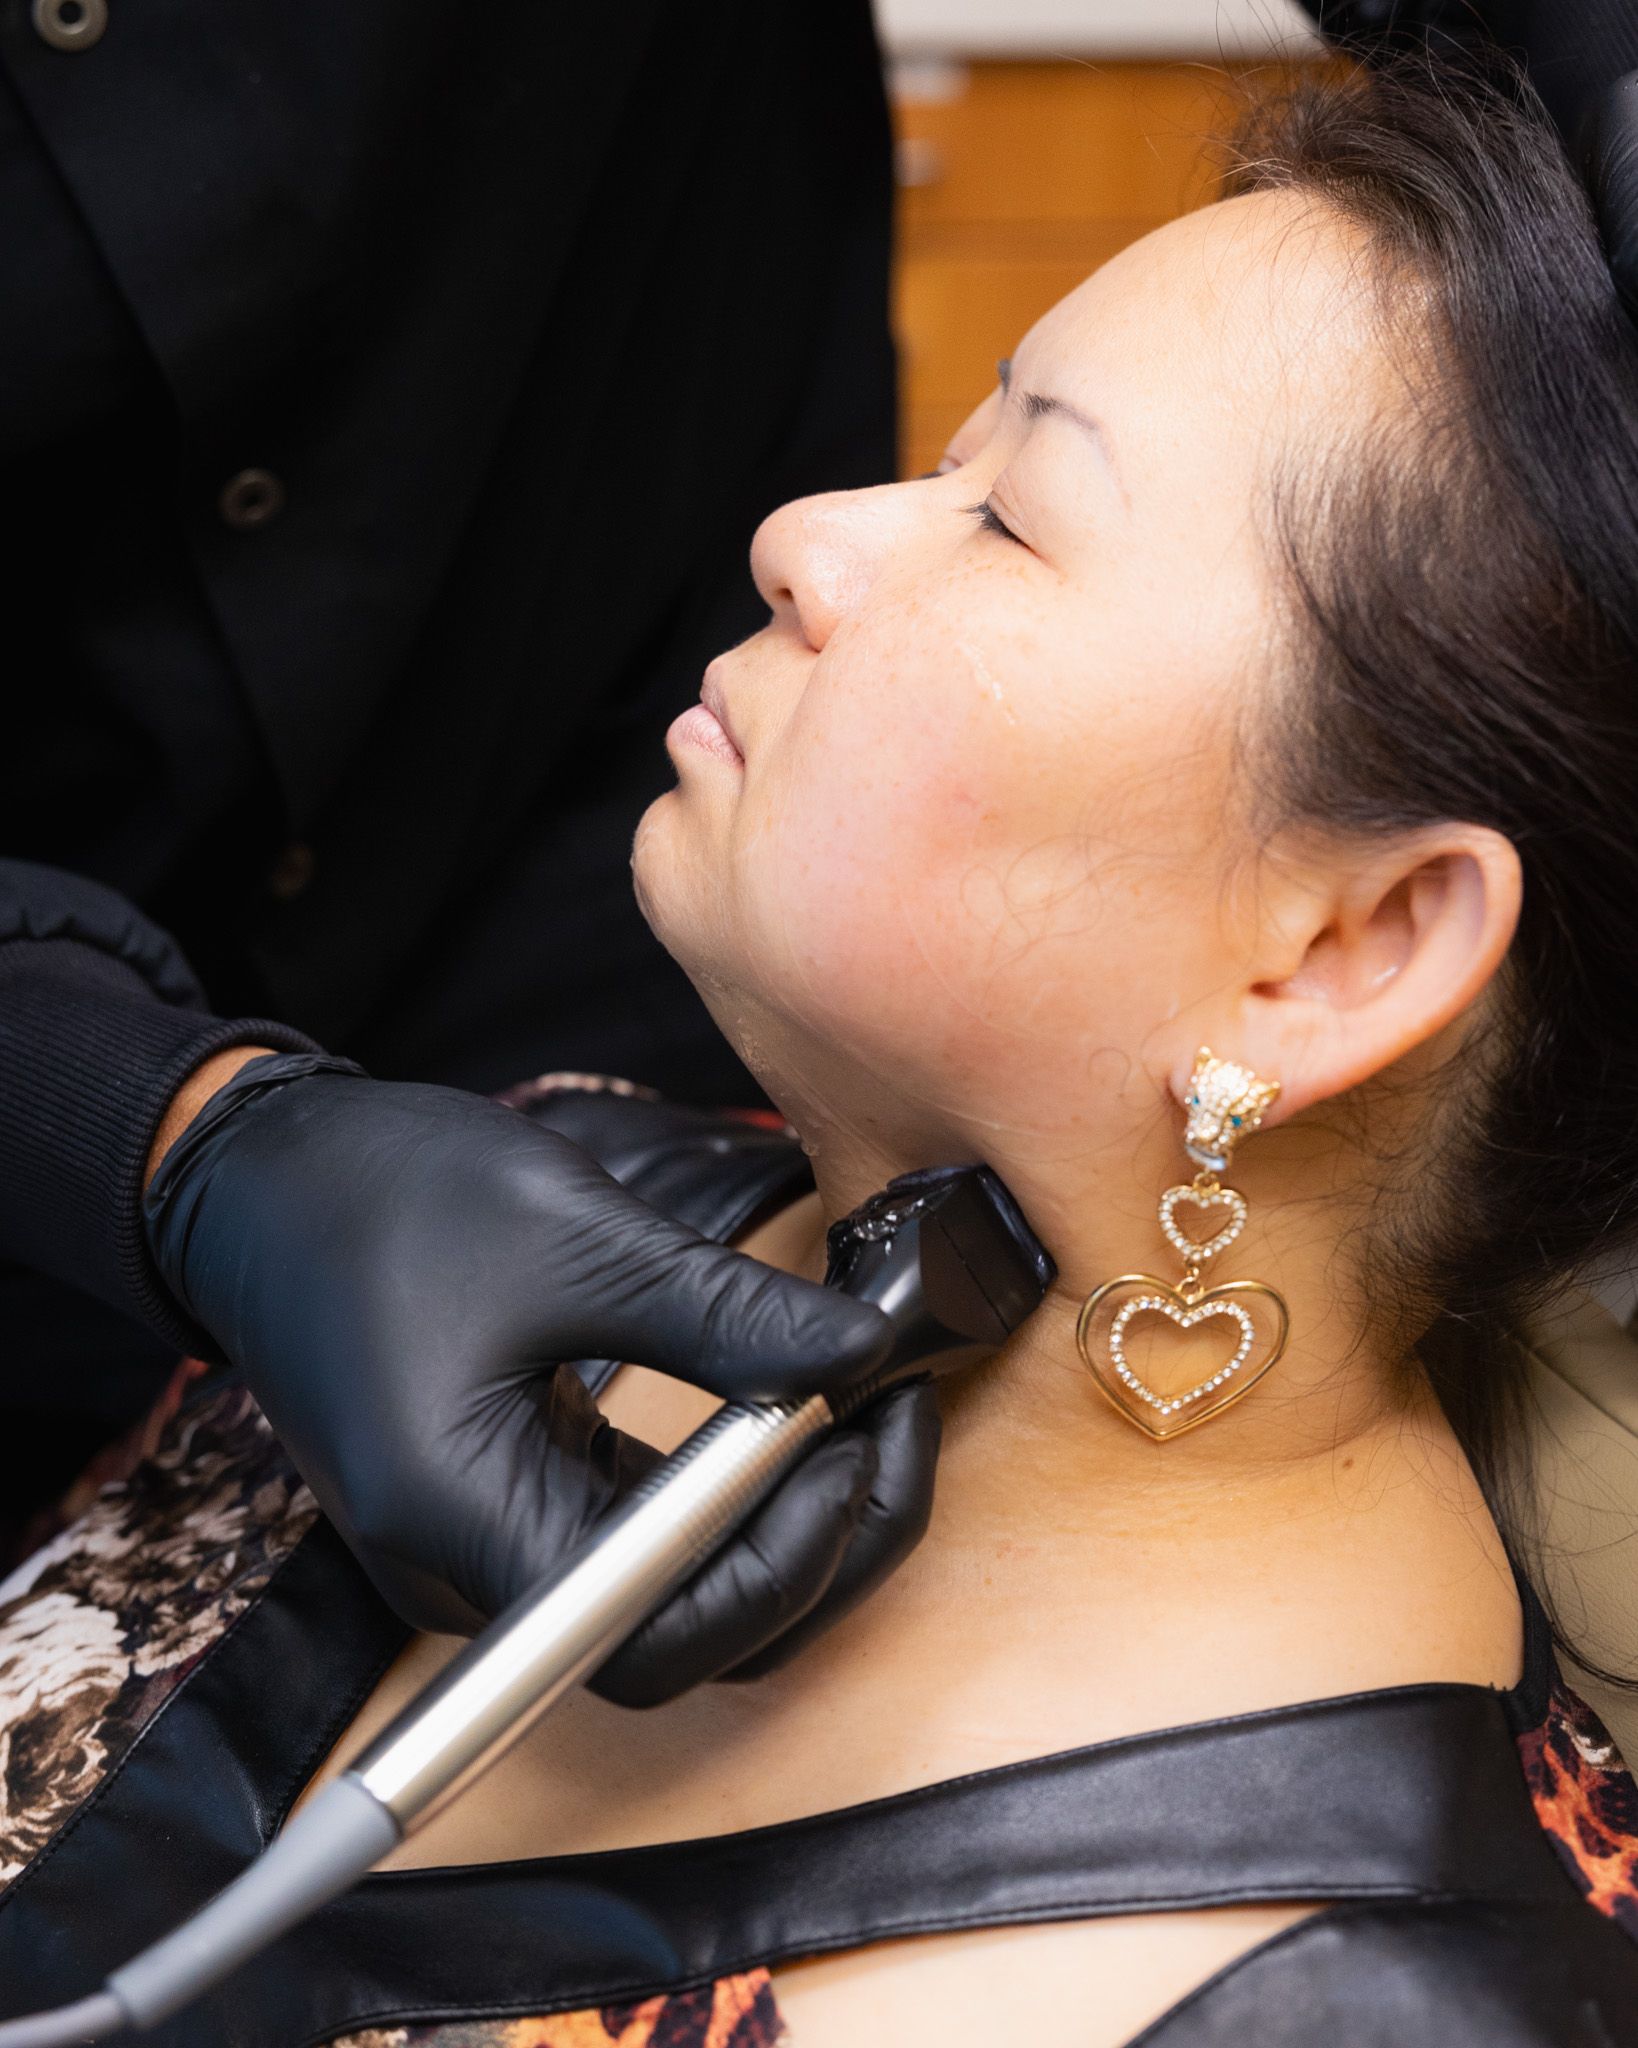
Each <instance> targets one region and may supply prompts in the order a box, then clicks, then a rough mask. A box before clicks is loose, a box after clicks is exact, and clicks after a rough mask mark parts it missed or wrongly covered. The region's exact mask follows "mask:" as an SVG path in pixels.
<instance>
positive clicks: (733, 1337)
mask: <svg viewBox="0 0 1638 2048" xmlns="http://www.w3.org/2000/svg"><path fill="white" fill-rule="evenodd" d="M594 1170H595V1169H594ZM586 1230H595V1231H596V1232H597V1233H598V1235H599V1241H600V1247H601V1246H602V1245H606V1247H607V1249H606V1253H604V1254H603V1256H602V1258H601V1260H600V1269H599V1270H597V1271H595V1272H590V1273H584V1274H583V1275H582V1278H581V1283H580V1289H579V1292H580V1293H581V1295H582V1300H581V1303H580V1304H579V1310H578V1316H577V1321H578V1322H579V1323H581V1324H583V1325H584V1328H583V1329H581V1330H579V1331H577V1333H576V1334H577V1335H578V1336H580V1337H582V1338H583V1340H584V1341H583V1342H581V1343H579V1344H577V1346H576V1348H575V1349H574V1350H572V1351H565V1350H563V1349H562V1348H561V1347H562V1345H563V1341H564V1334H563V1311H564V1301H563V1297H562V1293H561V1291H560V1290H559V1291H555V1292H554V1290H553V1289H552V1287H551V1284H550V1282H551V1275H550V1273H547V1274H545V1275H544V1276H543V1277H544V1279H545V1280H546V1282H547V1287H546V1292H545V1294H544V1298H543V1302H542V1308H543V1312H544V1314H545V1315H546V1316H547V1317H548V1318H549V1321H548V1322H547V1324H546V1327H547V1328H551V1329H553V1331H554V1339H555V1342H556V1344H557V1345H558V1347H559V1348H558V1350H557V1352H556V1355H557V1356H559V1357H562V1356H573V1357H578V1356H581V1355H582V1354H584V1355H586V1356H588V1357H589V1356H593V1355H595V1356H598V1357H609V1358H615V1357H618V1358H626V1359H631V1360H633V1361H634V1362H635V1363H636V1364H639V1365H648V1366H653V1367H654V1368H655V1370H656V1371H659V1372H666V1373H671V1374H672V1375H674V1376H675V1377H676V1378H678V1379H683V1380H689V1381H691V1382H692V1383H693V1384H694V1385H695V1386H697V1387H703V1388H705V1389H706V1390H707V1392H709V1393H713V1394H719V1395H721V1396H722V1398H723V1399H724V1400H733V1401H770V1400H782V1399H783V1400H793V1399H801V1398H803V1397H804V1396H806V1395H808V1394H816V1393H824V1392H826V1391H827V1390H828V1389H833V1388H837V1387H844V1386H850V1385H852V1384H853V1383H854V1382H855V1381H857V1380H861V1379H863V1378H865V1377H867V1376H868V1374H869V1373H870V1372H871V1371H872V1370H873V1369H874V1368H875V1367H876V1366H878V1365H880V1364H881V1363H882V1362H883V1361H884V1360H885V1358H886V1357H887V1354H888V1351H889V1350H890V1348H891V1346H892V1343H893V1329H892V1325H891V1324H890V1323H889V1322H888V1320H887V1318H886V1317H885V1316H884V1315H883V1314H882V1312H881V1310H880V1309H878V1308H875V1307H873V1306H872V1305H871V1304H870V1303H868V1302H861V1301H854V1300H853V1299H852V1298H851V1297H850V1296H848V1295H845V1294H842V1293H839V1292H838V1291H837V1290H836V1289H835V1288H829V1287H820V1286H818V1285H816V1284H815V1283H814V1282H813V1281H811V1280H801V1279H798V1278H797V1277H796V1276H795V1275H794V1274H790V1273H782V1272H779V1271H778V1270H777V1269H776V1268H774V1267H772V1266H765V1265H763V1264H762V1262H761V1261H760V1260H759V1259H752V1258H748V1257H746V1255H745V1254H744V1253H743V1252H736V1251H730V1250H729V1249H728V1248H727V1247H726V1246H724V1245H717V1244H712V1243H710V1242H709V1241H708V1240H707V1239H705V1238H703V1237H701V1236H700V1235H699V1234H698V1232H696V1231H693V1230H690V1229H688V1228H687V1227H686V1226H685V1225H683V1224H680V1223H674V1222H672V1221H671V1220H670V1219H669V1218H667V1217H663V1216H660V1215H659V1214H657V1213H656V1212H655V1211H654V1210H653V1209H651V1208H649V1206H648V1204H647V1203H646V1202H643V1201H640V1200H639V1199H638V1197H636V1196H635V1195H631V1194H628V1193H627V1192H626V1191H625V1190H624V1189H622V1188H618V1187H617V1186H616V1185H615V1184H614V1183H612V1182H611V1183H610V1185H609V1188H608V1190H607V1191H606V1193H605V1194H604V1195H603V1198H602V1199H601V1200H600V1201H597V1202H596V1203H595V1206H594V1209H593V1211H592V1212H591V1213H589V1214H586V1215H585V1216H584V1217H583V1219H582V1231H583V1233H584V1231H586Z"/></svg>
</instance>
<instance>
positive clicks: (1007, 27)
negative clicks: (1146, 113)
mask: <svg viewBox="0 0 1638 2048" xmlns="http://www.w3.org/2000/svg"><path fill="white" fill-rule="evenodd" d="M876 19H877V22H878V24H879V26H880V29H881V35H882V41H883V43H884V45H885V46H886V48H887V50H888V51H889V53H890V54H892V55H895V56H925V55H929V54H933V55H938V54H948V55H951V56H969V57H1058V56H1065V57H1069V56H1078V57H1203V58H1206V59H1208V60H1209V59H1212V58H1227V57H1237V56H1244V57H1257V56H1261V55H1265V54H1266V53H1267V52H1268V51H1270V50H1272V49H1276V48H1280V49H1285V50H1287V51H1289V52H1290V53H1291V54H1292V55H1294V56H1295V55H1302V54H1307V53H1308V52H1309V51H1311V50H1312V49H1314V48H1316V47H1317V46H1318V43H1319V38H1318V35H1317V34H1316V32H1315V29H1314V25H1313V22H1312V21H1311V20H1310V18H1309V16H1308V15H1307V14H1306V13H1305V12H1304V11H1303V9H1302V8H1301V7H1300V6H1299V5H1298V4H1297V0H876Z"/></svg>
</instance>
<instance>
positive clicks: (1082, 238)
mask: <svg viewBox="0 0 1638 2048" xmlns="http://www.w3.org/2000/svg"><path fill="white" fill-rule="evenodd" d="M1280 75H1281V72H1280V67H1277V66H1274V65H1271V64H1263V65H1259V66H1256V67H1254V69H1251V70H1247V69H1245V68H1244V67H1242V70H1241V71H1239V72H1236V71H1234V70H1232V69H1229V70H1225V69H1224V68H1221V67H1214V66H1207V65H1200V64H1169V63H1152V64H1144V63H1127V64H1105V63H1099V64H1091V63H1086V64H1081V63H1069V62H1061V63H1048V64H1022V63H975V64H961V65H957V64H944V63H936V64H931V63H930V64H901V65H899V66H898V67H896V68H895V71H894V74H893V87H894V107H895V121H896V124H897V131H898V162H899V230H898V232H899V246H898V263H897V270H896V283H895V312H894V318H895V324H896V328H897V333H898V341H899V351H900V391H901V397H902V401H903V429H902V446H901V466H902V471H903V474H905V475H906V476H919V475H920V474H922V472H924V471H925V470H928V469H931V468H932V467H933V466H934V464H935V463H936V462H937V461H938V459H939V457H940V456H941V455H942V453H943V452H944V445H945V443H946V441H947V440H948V439H949V437H950V435H951V434H952V433H953V432H954V431H955V429H956V427H958V426H959V425H960V423H961V421H962V420H963V419H964V418H965V417H966V415H967V413H968V412H970V411H971V409H972V408H973V406H975V405H976V404H977V403H978V402H979V400H980V399H981V398H982V397H983V396H984V394H985V393H986V392H987V391H988V390H989V388H990V386H991V385H992V384H993V382H994V381H995V365H996V361H997V359H998V358H999V357H1001V356H1004V355H1007V354H1009V353H1010V352H1011V350H1012V348H1013V346H1014V345H1015V343H1016V342H1017V341H1018V340H1019V338H1020V337H1021V336H1022V335H1023V334H1024V332H1025V331H1026V330H1027V329H1028V328H1029V327H1030V325H1031V324H1032V323H1033V322H1034V321H1035V320H1036V319H1037V318H1038V317H1039V316H1040V315H1041V314H1042V313H1044V312H1045V311H1046V309H1047V307H1048V306H1050V305H1052V304H1053V302H1054V301H1055V300H1057V299H1060V298H1062V296H1063V295H1064V293H1065V292H1067V291H1069V290H1071V289H1072V288H1073V287H1074V286H1075V285H1077V284H1079V283H1080V281H1081V280H1082V279H1083V278H1084V277H1085V276H1086V275H1087V274H1088V272H1089V271H1092V270H1095V269H1096V268H1097V267H1098V265H1099V264H1100V263H1103V262H1105V261H1107V259H1108V258H1109V257H1111V256H1113V255H1114V254H1115V253H1116V251H1117V250H1119V249H1121V248H1123V247H1124V246H1125V245H1126V243H1128V242H1130V241H1133V240H1135V239H1136V238H1137V237H1138V236H1139V235H1144V234H1147V233H1148V232H1149V230H1150V229H1151V228H1155V227H1159V226H1161V225H1162V224H1163V223H1165V222H1166V221H1168V220H1172V219H1174V218H1175V217H1176V216H1177V215H1178V214H1180V213H1186V212H1188V211H1189V210H1190V209H1191V208H1192V207H1195V206H1198V205H1200V204H1202V203H1203V202H1204V201H1205V200H1207V199H1209V198H1210V197H1211V194H1212V191H1213V190H1214V188H1215V180H1216V171H1215V168H1214V164H1213V160H1212V156H1211V151H1210V143H1211V140H1212V138H1213V137H1215V136H1219V135H1221V134H1222V133H1223V132H1224V131H1225V129H1226V128H1228V127H1230V126H1232V124H1233V120H1234V116H1235V110H1236V107H1237V105H1238V104H1239V100H1238V98H1237V92H1243V90H1244V87H1245V84H1246V82H1247V81H1248V80H1254V81H1257V82H1267V81H1270V80H1277V78H1278V77H1279V76H1280Z"/></svg>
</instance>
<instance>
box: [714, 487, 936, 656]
mask: <svg viewBox="0 0 1638 2048" xmlns="http://www.w3.org/2000/svg"><path fill="white" fill-rule="evenodd" d="M920 524H921V519H920V516H919V515H918V513H917V510H916V487H915V485H914V484H880V485H877V486H876V487H875V488H874V489H871V490H865V491H828V492H826V493H824V494H823V495H822V496H819V497H814V498H797V499H796V500H795V501H794V502H793V503H791V504H789V505H782V506H781V507H780V508H779V510H778V511H777V512H771V513H769V515H768V517H767V518H766V519H764V520H763V522H762V524H761V525H760V526H759V527H758V528H757V530H756V537H755V539H754V540H753V541H752V542H751V574H752V575H753V576H754V577H755V578H756V587H757V589H758V590H759V591H761V593H762V596H763V600H764V602H765V603H766V604H767V606H768V609H769V610H770V611H771V612H772V613H773V615H774V618H775V619H776V620H777V621H779V622H780V623H781V624H783V625H786V626H790V627H793V628H794V629H795V630H796V631H798V632H799V633H801V635H802V637H803V638H804V639H805V640H806V641H807V643H808V645H809V646H810V647H812V648H813V649H814V651H815V652H817V651H818V650H819V649H820V648H822V647H823V646H824V644H825V642H826V641H827V640H828V639H829V638H830V636H831V634H832V633H834V632H835V630H836V628H837V627H838V626H839V625H840V624H841V623H842V621H843V620H844V619H846V618H847V617H848V616H849V615H850V613H852V612H855V611H857V610H858V608H859V607H860V605H862V604H863V603H864V601H865V599H866V598H867V597H868V596H869V595H870V592H871V590H872V589H873V588H874V587H875V585H876V583H877V581H878V580H879V578H880V577H881V575H882V572H883V571H884V570H885V569H887V568H889V567H890V566H893V565H894V564H896V563H898V562H900V561H902V559H903V557H904V555H905V552H906V550H907V549H908V547H909V545H910V543H911V541H912V539H913V537H914V535H915V533H916V531H917V529H918V527H919V526H920Z"/></svg>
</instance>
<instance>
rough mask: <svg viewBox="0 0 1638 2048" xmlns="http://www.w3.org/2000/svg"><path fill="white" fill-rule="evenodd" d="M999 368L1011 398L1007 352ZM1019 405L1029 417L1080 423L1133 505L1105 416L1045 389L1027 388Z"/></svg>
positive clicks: (998, 371)
mask: <svg viewBox="0 0 1638 2048" xmlns="http://www.w3.org/2000/svg"><path fill="white" fill-rule="evenodd" d="M995 370H996V375H997V376H998V377H999V378H1000V380H1001V390H1002V393H1003V395H1004V396H1005V397H1007V398H1011V396H1012V358H1011V356H1003V357H1002V358H1001V360H1000V362H998V363H997V364H996V366H995ZM1019 409H1020V410H1021V411H1022V413H1023V415H1024V417H1025V419H1027V420H1050V419H1061V420H1068V421H1069V423H1070V425H1071V426H1073V427H1079V429H1080V430H1081V432H1082V433H1083V434H1086V435H1087V436H1088V437H1089V438H1090V439H1091V440H1092V441H1093V442H1094V443H1095V445H1096V447H1097V450H1098V453H1099V454H1100V455H1101V456H1102V457H1103V459H1104V462H1105V463H1106V464H1107V465H1108V469H1109V475H1110V478H1111V480H1112V481H1113V483H1114V486H1115V488H1116V490H1117V491H1119V492H1120V495H1121V498H1122V501H1123V502H1124V503H1125V504H1126V505H1128V506H1130V504H1131V502H1132V501H1131V499H1130V498H1129V497H1128V496H1127V493H1126V485H1125V483H1124V481H1123V480H1122V478H1121V473H1120V470H1119V467H1118V466H1117V464H1116V462H1115V451H1114V449H1113V448H1112V447H1111V446H1110V441H1109V429H1108V428H1107V427H1106V426H1105V425H1104V423H1103V421H1102V420H1100V419H1095V418H1094V417H1093V416H1092V414H1091V413H1089V412H1082V410H1081V408H1080V407H1079V406H1078V405H1071V404H1070V402H1069V400H1068V399H1067V398H1052V397H1049V396H1048V395H1047V394H1046V393H1045V392H1040V391H1026V392H1024V393H1023V395H1022V397H1021V399H1020V400H1019Z"/></svg>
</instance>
